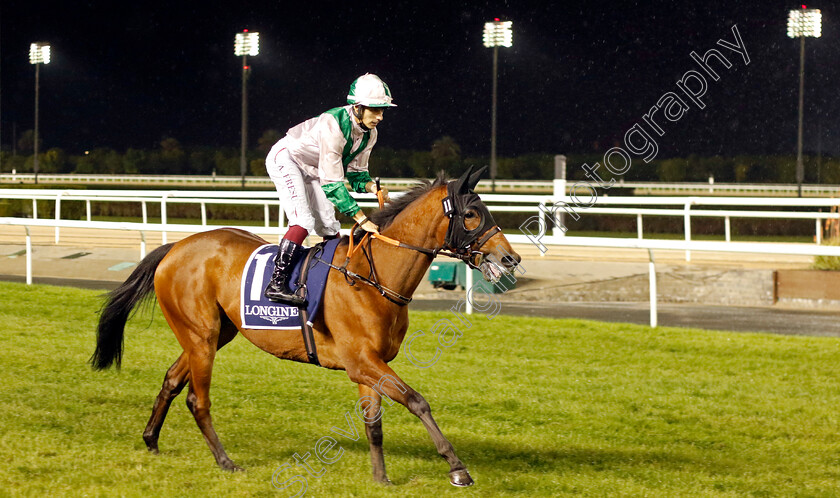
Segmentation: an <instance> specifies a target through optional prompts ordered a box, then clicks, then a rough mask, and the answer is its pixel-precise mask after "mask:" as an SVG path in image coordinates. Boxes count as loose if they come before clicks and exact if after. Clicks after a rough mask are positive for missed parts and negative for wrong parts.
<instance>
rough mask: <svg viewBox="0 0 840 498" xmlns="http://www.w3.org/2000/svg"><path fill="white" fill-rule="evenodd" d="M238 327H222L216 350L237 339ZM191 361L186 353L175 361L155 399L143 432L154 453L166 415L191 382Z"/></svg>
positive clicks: (227, 324) (156, 450) (228, 323)
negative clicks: (173, 401)
mask: <svg viewBox="0 0 840 498" xmlns="http://www.w3.org/2000/svg"><path fill="white" fill-rule="evenodd" d="M236 333H237V330H236V327H234V326H233V324H232V323H230V322H229V321H228V322H227V323H226V324H223V325H222V330H221V333H220V334H219V344H218V346H217V347H216V349H217V350H218V349H221V348H222V346H224V345H225V344H227V343H228V342H230V341H231V340H233V338H234V337H236ZM189 373H190V369H189V361H188V360H187V355H186V353H181V356H179V357H178V359H177V360H175V363H173V364H172V366H171V367H169V370H167V371H166V376H164V378H163V386H162V387H161V389H160V393H158V395H157V398H156V399H155V404H154V406H153V407H152V416H151V417H150V418H149V423H148V424H146V429H145V430H144V431H143V441H145V442H146V447H147V448H149V451H151V452H152V453H155V454H157V453H158V451H159V450H158V438H159V437H160V429H161V428H162V427H163V422H164V420H165V419H166V414H167V412H169V407H170V405H172V400H174V399H175V398H176V397H177V396H178V394H180V393H181V390H183V389H184V386H186V385H187V382H189V380H190V376H189Z"/></svg>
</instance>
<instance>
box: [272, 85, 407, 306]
mask: <svg viewBox="0 0 840 498" xmlns="http://www.w3.org/2000/svg"><path fill="white" fill-rule="evenodd" d="M347 104H348V105H346V106H343V107H336V108H335V109H330V110H329V111H326V112H324V113H323V114H321V115H320V116H317V117H314V118H311V119H308V120H306V121H304V122H303V123H300V124H298V125H297V126H294V127H292V128H290V129H289V131H288V132H286V136H285V137H283V138H282V139H280V141H279V142H277V143H276V144H274V147H272V148H271V151H270V152H269V153H268V157H267V158H266V160H265V166H266V169H267V170H268V175H269V176H270V177H271V179H272V181H274V185H275V186H276V187H277V191H278V192H279V194H280V200H281V201H282V203H283V209H284V211H285V212H286V218H287V219H288V220H289V230H288V231H287V232H286V235H284V236H283V240H282V241H280V249H279V251H278V253H277V257H276V258H275V260H274V263H275V265H274V273H273V274H272V277H271V282H270V283H269V284H268V287H266V289H265V297H267V298H268V299H270V300H271V301H274V302H279V303H286V304H291V305H295V306H303V305H304V300H303V299H302V298H301V297H299V296H297V295H295V294H294V293H293V292H292V291H291V290H290V288H289V277H290V275H291V272H292V267H293V266H294V263H295V260H296V259H297V257H298V255H299V254H300V252H301V247H300V246H301V244H302V243H303V239H305V238H306V236H307V235H308V234H309V232H313V231H314V232H315V233H317V234H318V235H320V236H322V237H324V238H325V239H329V238H335V237H338V230H339V228H341V225H340V224H339V222H338V220H336V218H335V209H334V207H333V206H335V208H338V210H339V211H341V212H342V213H343V214H345V215H346V216H349V217H351V218H353V219H354V220H355V221H356V222H357V223H358V224H359V225H360V226H361V227H362V229H364V230H366V231H368V232H377V231H378V227H377V226H376V225H374V224H373V223H371V222H370V221H369V220H368V218H367V217H366V216H365V214H364V213H363V212H362V210H361V209H360V208H359V206H358V204H356V201H355V200H354V199H353V197H351V196H350V193H349V192H348V191H347V188H346V187H345V186H344V181H345V177H346V179H347V181H348V182H349V183H350V186H351V188H353V190H354V191H355V192H358V193H363V192H370V193H376V184H375V183H374V182H373V181H371V177H370V174H369V173H368V159H369V158H370V151H371V149H372V148H373V146H374V144H376V138H377V129H376V128H377V126H378V125H379V123H380V122H382V119H383V112H384V111H385V108H386V107H396V104H394V103H392V102H391V91H390V89H389V88H388V85H386V84H385V82H384V81H382V80H381V79H380V78H379V77H378V76H376V75H374V74H369V73H368V74H365V75H363V76H360V77H358V78H356V80H355V81H354V82H353V83H352V84H351V85H350V92H349V93H348V95H347ZM382 194H383V196H384V198H385V199H387V198H388V191H387V190H386V189H384V188H383V189H382Z"/></svg>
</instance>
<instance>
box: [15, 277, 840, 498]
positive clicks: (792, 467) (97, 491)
mask: <svg viewBox="0 0 840 498" xmlns="http://www.w3.org/2000/svg"><path fill="white" fill-rule="evenodd" d="M0 293H2V296H3V299H2V301H0V319H2V322H3V323H4V324H5V330H4V331H3V333H2V335H0V338H2V339H0V341H1V342H0V345H1V346H2V347H0V365H2V366H1V367H0V368H2V372H3V382H2V384H0V452H2V454H3V456H4V460H5V462H4V463H5V465H4V468H3V470H2V472H0V489H1V490H2V491H0V494H7V493H8V494H10V495H14V496H17V495H23V496H40V495H44V494H50V495H53V496H67V495H73V496H83V495H88V496H149V495H151V496H205V495H209V496H289V495H291V494H292V493H291V492H289V490H286V491H285V492H279V491H278V490H276V489H275V488H273V487H272V485H271V477H272V473H273V472H274V470H275V469H276V468H277V467H278V466H279V465H282V464H283V463H285V462H287V461H289V460H290V459H291V458H292V455H293V454H294V453H298V454H300V455H303V454H304V453H305V452H310V453H312V447H313V445H314V444H315V443H316V441H318V439H319V438H321V437H322V436H326V435H329V434H331V433H330V428H331V427H332V426H338V427H342V426H345V427H346V422H345V420H344V414H345V412H347V411H352V409H353V405H354V403H355V399H356V395H357V390H356V388H355V386H354V385H352V384H351V383H350V382H349V381H348V380H347V377H346V375H345V374H344V373H343V372H334V371H327V370H324V369H319V368H316V367H312V366H309V365H301V364H296V363H292V362H287V361H278V360H276V359H275V358H273V357H271V356H269V355H267V354H265V353H263V352H261V351H259V350H258V349H256V348H255V347H254V346H253V345H251V344H250V343H249V342H248V341H247V340H245V339H244V338H242V337H239V338H237V339H236V340H235V341H234V342H233V343H231V344H230V345H228V346H226V347H225V348H224V349H222V350H221V351H220V353H219V355H218V357H217V362H216V369H215V375H214V377H213V389H212V398H213V420H214V424H215V426H216V429H217V430H218V432H219V435H220V437H221V439H222V442H223V443H224V444H225V448H226V449H227V451H228V453H229V454H230V456H231V457H232V458H233V459H234V461H235V462H237V463H238V464H239V465H241V466H243V467H245V468H246V469H247V471H246V472H243V473H235V474H230V473H225V472H222V471H220V470H218V469H217V468H216V466H215V463H214V461H213V459H212V456H211V455H210V452H209V450H208V449H207V446H206V444H205V443H204V440H203V439H202V437H201V435H200V432H199V430H198V428H197V427H196V425H195V422H194V420H193V418H192V416H191V415H190V413H189V411H188V410H187V409H186V406H185V405H184V395H183V394H182V395H181V397H179V398H177V399H176V401H175V402H174V403H173V406H172V409H171V410H170V414H169V417H168V418H167V421H166V424H165V425H164V428H163V432H162V434H161V439H160V448H161V454H160V455H151V454H149V453H148V452H147V451H146V449H145V446H144V444H143V441H142V439H141V433H142V430H143V428H144V426H145V424H146V421H147V419H148V416H149V414H150V410H151V406H152V402H153V400H154V397H155V395H156V394H157V392H158V389H159V388H160V383H161V381H162V379H163V374H164V372H165V370H166V368H167V367H168V366H169V365H170V364H171V363H172V361H174V359H175V358H176V357H177V355H178V354H179V352H180V349H179V347H178V345H177V343H176V341H175V338H174V336H173V334H172V333H171V331H169V329H168V327H167V326H166V324H165V323H164V322H163V320H162V319H161V316H160V313H159V312H155V313H154V314H153V317H151V315H150V314H148V313H147V314H145V315H138V316H137V317H135V319H134V320H132V321H131V322H130V324H129V327H128V329H127V334H126V345H125V357H124V363H123V369H122V371H121V372H115V371H107V372H92V371H91V370H90V368H89V367H88V366H87V364H86V360H87V359H88V357H89V356H90V354H91V352H92V350H93V344H94V327H95V322H96V319H97V315H96V311H97V309H98V307H99V303H100V300H99V295H98V293H97V292H96V291H86V290H78V289H69V288H59V287H49V286H30V287H27V286H24V285H22V284H10V283H0ZM443 318H450V319H453V321H454V323H456V324H458V326H459V327H460V330H461V332H463V336H462V337H460V338H459V339H458V341H457V343H455V345H454V346H452V347H450V348H446V349H443V350H442V352H441V355H440V358H439V360H438V362H437V363H436V364H435V365H433V366H432V367H430V368H426V369H421V368H418V367H416V366H414V365H412V364H411V363H410V362H408V361H407V360H406V359H405V358H404V353H401V354H400V356H399V357H398V358H397V360H395V361H394V362H393V363H392V366H393V367H394V369H395V370H396V371H397V372H398V373H399V374H400V375H401V376H402V378H403V379H404V380H405V381H406V382H407V383H408V384H409V385H411V386H412V387H414V388H415V389H417V390H418V391H420V392H421V393H423V394H424V396H425V397H426V399H427V400H428V401H429V402H430V404H431V405H432V410H433V414H434V416H435V418H436V420H437V422H438V424H439V425H440V427H441V428H442V430H443V432H444V434H446V435H447V437H448V438H449V439H450V441H452V443H453V444H454V446H455V449H456V451H457V452H458V455H459V456H460V457H461V459H462V460H463V461H464V462H465V463H466V464H467V466H468V467H469V469H470V472H471V473H472V475H473V477H474V478H475V479H476V485H475V486H473V487H472V488H468V489H456V488H453V487H451V486H450V485H449V484H448V480H447V477H446V472H447V470H448V467H447V465H446V464H445V462H443V461H442V460H441V459H440V457H438V456H437V454H436V453H435V451H434V448H433V446H432V444H431V441H430V440H429V437H428V435H427V434H426V432H425V430H424V429H423V427H422V425H421V424H420V422H419V421H418V420H417V419H416V418H415V417H413V416H412V415H410V414H409V413H408V412H407V410H405V409H404V408H403V407H401V406H398V405H395V406H388V405H387V404H386V405H385V406H384V419H383V420H384V430H385V453H386V464H387V465H388V472H389V476H390V478H391V480H392V481H393V482H394V484H395V486H392V487H387V488H386V487H382V486H378V485H374V484H372V483H371V474H370V462H369V455H368V449H367V442H366V441H365V438H364V436H363V435H362V436H361V438H360V439H359V441H356V442H352V441H348V440H345V439H343V438H339V439H340V440H341V441H340V444H341V446H342V448H343V449H344V453H343V455H342V457H341V459H340V460H339V461H338V462H336V463H334V464H332V465H326V466H325V469H326V471H325V474H324V475H323V477H321V478H317V479H316V478H313V477H310V478H309V479H308V491H307V495H308V496H360V497H370V496H387V497H394V496H400V497H402V496H417V497H427V496H477V497H487V496H561V495H585V496H605V495H609V496H837V495H838V494H840V437H838V433H840V411H838V406H840V382H839V381H838V374H837V365H838V364H840V341H837V340H836V339H827V338H814V337H788V336H774V335H769V334H743V333H741V334H739V333H732V332H708V331H700V330H688V329H676V328H658V329H650V328H648V327H643V326H636V325H627V324H606V323H599V322H591V321H580V320H552V319H542V318H515V317H507V316H499V317H496V318H494V319H493V320H488V319H487V318H486V317H485V316H484V315H481V314H477V315H473V316H472V318H471V322H472V325H471V326H470V327H469V328H467V327H466V326H464V325H462V324H461V323H460V322H459V321H458V320H457V319H456V318H454V315H452V314H451V313H448V312H445V313H413V314H412V324H411V327H410V331H414V330H417V329H423V330H425V331H427V332H428V331H430V330H431V329H432V325H433V324H434V323H435V322H437V321H438V320H440V319H443ZM414 346H417V353H416V354H417V356H418V357H423V358H426V357H430V356H431V353H432V350H433V349H432V346H433V340H432V338H431V336H430V335H429V334H428V333H427V335H426V336H424V337H422V338H419V339H417V340H416V342H415V343H414ZM355 423H356V428H357V430H359V431H360V433H361V431H362V425H361V423H360V422H359V421H358V420H356V422H355ZM312 460H314V456H313V457H312V459H311V460H310V461H312ZM301 472H302V471H301ZM293 474H294V473H293V472H290V471H286V473H285V474H282V476H283V477H284V478H288V477H290V476H291V475H293Z"/></svg>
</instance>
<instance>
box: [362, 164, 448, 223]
mask: <svg viewBox="0 0 840 498" xmlns="http://www.w3.org/2000/svg"><path fill="white" fill-rule="evenodd" d="M448 181H449V178H448V177H447V176H446V173H444V172H443V171H440V172H439V173H438V175H437V178H435V179H434V181H429V180H420V181H419V182H418V183H417V185H415V186H414V187H411V189H410V190H408V191H407V192H406V193H405V194H403V195H401V196H399V197H398V198H396V199H394V200H392V201H391V202H389V203H387V204H385V207H383V208H382V209H380V210H379V211H376V212H374V213H371V215H370V220H371V221H372V222H373V223H375V224H376V225H377V226H378V227H379V229H380V230H382V229H384V228H385V227H387V226H388V225H390V224H391V222H392V221H394V218H395V217H396V216H397V215H398V214H400V212H402V210H403V209H405V208H406V207H407V206H408V205H409V204H411V203H412V202H414V201H416V200H417V199H418V198H420V197H422V196H423V194H425V193H427V192H429V191H430V190H433V189H435V188H437V187H440V186H441V185H446V182H448Z"/></svg>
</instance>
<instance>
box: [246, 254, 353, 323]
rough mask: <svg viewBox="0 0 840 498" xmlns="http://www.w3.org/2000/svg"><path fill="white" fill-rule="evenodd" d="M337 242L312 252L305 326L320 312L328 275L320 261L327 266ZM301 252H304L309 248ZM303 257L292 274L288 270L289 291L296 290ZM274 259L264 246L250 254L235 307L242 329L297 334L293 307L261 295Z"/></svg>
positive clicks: (268, 278)
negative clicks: (289, 274)
mask: <svg viewBox="0 0 840 498" xmlns="http://www.w3.org/2000/svg"><path fill="white" fill-rule="evenodd" d="M340 240H341V239H333V240H329V241H327V243H326V244H323V245H318V246H315V247H314V248H313V249H312V250H315V251H318V252H317V253H316V254H314V255H313V258H312V259H311V260H310V267H309V275H308V277H307V279H306V290H307V295H306V297H307V299H308V300H309V305H308V306H307V308H306V311H307V316H308V317H309V320H308V321H309V325H312V322H313V321H314V320H315V318H316V317H317V313H318V312H319V310H320V308H321V300H322V298H323V296H324V288H325V287H326V284H327V276H328V275H329V273H330V267H329V266H328V265H326V264H324V263H322V262H321V261H320V260H324V261H330V262H331V261H332V258H333V255H334V254H335V248H336V247H337V246H338V243H339V241H340ZM304 249H307V250H308V249H309V248H304ZM306 255H307V252H306V251H304V252H303V253H302V255H301V256H300V258H298V261H297V262H296V263H295V268H294V270H292V276H291V282H290V286H291V288H292V290H296V289H297V288H298V281H299V280H300V273H301V270H302V267H303V263H304V261H305V260H306ZM276 256H277V245H275V244H266V245H264V246H260V247H258V248H257V249H256V250H255V251H254V252H253V253H251V256H250V257H249V258H248V262H247V263H246V264H245V269H244V270H243V272H242V289H241V294H240V295H241V298H240V303H239V309H240V318H241V320H242V327H243V328H248V329H275V330H300V328H301V325H302V323H301V319H300V310H298V309H297V308H296V307H294V306H289V305H286V304H280V303H274V302H271V301H269V300H268V299H266V298H265V296H264V295H263V291H265V287H266V286H267V285H268V282H269V281H270V280H271V274H272V272H273V271H274V258H275V257H276Z"/></svg>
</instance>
